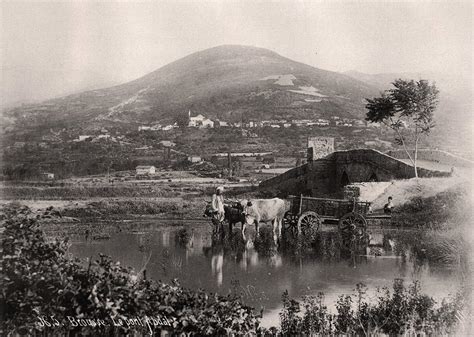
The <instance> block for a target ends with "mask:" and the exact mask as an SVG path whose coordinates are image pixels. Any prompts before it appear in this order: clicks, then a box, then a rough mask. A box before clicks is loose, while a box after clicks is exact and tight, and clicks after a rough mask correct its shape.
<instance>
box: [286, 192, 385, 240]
mask: <svg viewBox="0 0 474 337" xmlns="http://www.w3.org/2000/svg"><path fill="white" fill-rule="evenodd" d="M288 200H289V201H290V210H289V211H288V212H287V213H286V215H285V223H286V225H287V227H289V228H291V229H293V230H294V231H295V232H297V233H298V234H300V233H303V234H304V232H307V231H308V230H313V231H318V230H319V228H320V226H321V224H322V223H323V222H325V221H327V222H336V221H337V228H338V231H339V233H340V234H341V236H342V237H343V238H344V239H350V240H354V239H362V238H364V237H365V236H366V231H367V219H368V218H389V217H390V216H386V215H372V214H370V213H369V211H370V202H364V201H353V200H347V199H327V198H313V197H305V196H303V195H300V196H289V197H288Z"/></svg>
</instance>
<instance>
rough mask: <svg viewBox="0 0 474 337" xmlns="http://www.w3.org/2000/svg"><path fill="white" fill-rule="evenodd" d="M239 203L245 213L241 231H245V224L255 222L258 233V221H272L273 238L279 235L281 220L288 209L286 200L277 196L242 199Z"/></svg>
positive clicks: (288, 205)
mask: <svg viewBox="0 0 474 337" xmlns="http://www.w3.org/2000/svg"><path fill="white" fill-rule="evenodd" d="M241 205H242V207H243V214H244V215H245V224H244V225H243V226H242V232H244V231H245V227H246V225H250V224H253V223H255V226H256V231H257V234H258V233H259V228H258V224H259V223H260V222H272V225H273V235H274V239H275V240H276V238H277V237H281V227H282V221H283V218H284V217H285V213H286V212H287V211H288V210H289V209H290V204H289V203H288V202H287V201H285V200H283V199H279V198H273V199H252V200H242V201H241Z"/></svg>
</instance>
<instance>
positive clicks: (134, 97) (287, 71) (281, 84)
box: [4, 45, 378, 129]
mask: <svg viewBox="0 0 474 337" xmlns="http://www.w3.org/2000/svg"><path fill="white" fill-rule="evenodd" d="M377 94H378V89H377V88H376V87H375V86H373V85H372V84H370V83H367V82H364V81H360V80H358V79H354V78H352V77H351V76H347V75H345V74H340V73H336V72H331V71H326V70H322V69H318V68H315V67H311V66H309V65H306V64H303V63H299V62H295V61H292V60H290V59H288V58H285V57H283V56H281V55H279V54H277V53H275V52H273V51H270V50H267V49H262V48H256V47H248V46H237V45H225V46H219V47H215V48H210V49H207V50H204V51H200V52H196V53H193V54H191V55H189V56H186V57H184V58H182V59H179V60H177V61H175V62H172V63H170V64H168V65H166V66H164V67H162V68H160V69H158V70H156V71H154V72H152V73H149V74H147V75H145V76H143V77H141V78H138V79H136V80H134V81H131V82H128V83H125V84H122V85H118V86H114V87H110V88H105V89H100V90H91V91H86V92H82V93H79V94H74V95H69V96H66V97H62V98H58V99H51V100H48V101H45V102H42V103H39V104H24V105H22V106H20V107H16V108H14V109H10V110H8V111H6V112H5V113H4V116H5V117H6V118H7V119H6V121H9V122H12V121H14V122H16V125H17V126H21V128H22V129H24V128H28V127H33V128H40V129H46V128H55V127H74V128H81V129H90V128H97V127H102V126H110V125H111V124H117V125H121V126H122V127H130V128H132V127H133V128H135V127H136V125H138V124H143V123H152V122H163V121H170V122H172V121H175V120H176V119H177V118H178V116H179V115H182V114H186V113H187V112H188V111H189V110H191V113H192V114H195V115H197V114H199V113H201V114H204V115H206V116H207V117H210V118H219V119H223V120H240V119H242V118H244V119H255V120H262V119H272V118H286V119H291V118H300V119H303V118H309V117H311V118H315V117H317V118H319V117H321V118H324V117H326V118H329V117H331V116H340V117H353V118H363V116H364V114H365V111H364V105H365V102H364V98H366V97H372V96H374V95H377Z"/></svg>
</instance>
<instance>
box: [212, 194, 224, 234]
mask: <svg viewBox="0 0 474 337" xmlns="http://www.w3.org/2000/svg"><path fill="white" fill-rule="evenodd" d="M223 193H224V187H222V186H219V187H217V188H216V193H215V194H213V195H212V202H211V207H212V211H213V213H214V216H213V222H214V224H215V225H220V224H222V222H223V221H224V215H225V212H224V196H223Z"/></svg>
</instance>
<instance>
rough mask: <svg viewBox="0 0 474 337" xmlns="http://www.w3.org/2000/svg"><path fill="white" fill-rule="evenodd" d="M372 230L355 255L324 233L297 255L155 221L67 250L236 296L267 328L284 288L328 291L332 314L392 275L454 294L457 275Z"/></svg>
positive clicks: (431, 291) (434, 292) (274, 320)
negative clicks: (362, 288)
mask: <svg viewBox="0 0 474 337" xmlns="http://www.w3.org/2000/svg"><path fill="white" fill-rule="evenodd" d="M117 228H119V227H117ZM266 229H267V228H264V229H263V234H262V235H261V237H263V238H264V239H265V238H269V237H270V236H269V235H267V236H265V235H264V234H265V230H266ZM371 232H372V237H371V241H370V244H369V246H368V247H367V246H366V247H363V248H359V249H358V250H357V251H355V252H354V251H352V252H351V251H347V250H345V249H341V247H339V246H337V244H335V242H336V241H335V237H336V234H337V233H335V232H334V231H331V229H330V228H327V229H326V230H325V231H324V232H323V234H324V235H322V237H321V238H320V240H319V241H317V243H316V244H314V245H313V246H312V249H311V250H304V251H302V252H301V253H300V254H295V248H294V247H293V246H291V245H285V244H281V245H280V246H279V248H276V247H275V246H274V244H273V240H267V241H265V240H263V239H261V240H260V241H257V242H254V239H255V233H254V232H253V230H249V233H248V235H247V237H246V238H245V239H246V240H243V239H242V236H241V234H240V231H238V230H236V229H234V232H233V234H232V235H231V236H230V235H228V236H227V238H228V239H226V240H225V241H222V239H221V238H220V236H215V235H212V233H211V227H210V226H209V225H208V224H188V225H185V226H163V225H158V224H153V222H150V223H147V224H141V225H137V226H136V228H135V229H134V230H133V232H123V231H117V232H116V233H113V234H112V235H111V238H110V239H109V240H101V241H95V240H91V239H90V238H86V237H79V238H76V239H75V240H73V243H72V246H71V248H70V252H71V253H72V254H73V255H75V256H77V257H80V258H93V259H96V258H97V257H98V254H99V253H104V254H107V255H110V256H112V258H113V259H114V260H116V261H120V262H121V263H122V265H125V266H131V267H133V268H135V270H140V269H142V268H143V267H144V266H145V265H146V272H147V277H148V278H153V279H156V280H162V281H165V282H169V281H171V280H173V279H175V278H177V279H178V280H179V282H180V284H182V285H183V286H186V287H189V288H192V289H198V288H202V289H205V290H207V291H211V292H218V293H220V294H228V293H234V294H239V295H241V296H242V298H243V300H244V302H245V303H246V304H249V305H251V306H253V307H255V308H256V309H257V310H260V309H263V310H264V316H263V320H262V324H263V325H264V326H267V327H268V326H272V325H278V324H279V318H278V312H279V310H280V308H281V295H282V293H283V292H284V291H285V290H288V292H289V294H290V296H291V297H293V298H297V299H299V298H301V296H304V295H316V294H317V293H319V292H323V293H324V295H325V304H326V305H327V306H328V307H329V309H334V305H335V302H336V300H337V297H338V296H339V295H341V294H352V293H354V289H355V287H356V284H357V283H359V282H363V283H364V284H365V285H367V286H368V288H369V296H370V295H371V296H373V295H374V293H375V290H376V288H377V287H384V286H386V287H391V285H392V283H393V280H394V279H395V278H402V279H404V280H406V282H407V283H410V282H411V281H413V280H418V281H420V282H421V286H422V290H423V292H425V293H426V294H428V295H430V296H433V297H434V298H438V299H439V298H442V297H446V296H448V295H450V294H454V293H455V292H456V290H457V288H458V286H459V282H460V280H459V279H458V277H457V274H456V273H455V272H453V271H452V270H449V269H447V268H443V267H436V268H430V267H429V266H427V265H421V266H420V265H419V264H417V263H416V261H415V260H414V259H411V258H410V256H409V253H406V256H407V257H406V258H402V257H399V256H397V255H396V254H395V253H394V250H395V249H393V246H394V245H396V242H394V241H393V240H392V241H391V242H390V243H389V244H388V241H387V240H384V235H387V231H384V230H372V231H371ZM266 233H269V232H268V230H267V232H266ZM229 238H230V239H229ZM258 243H260V245H259V244H258Z"/></svg>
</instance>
